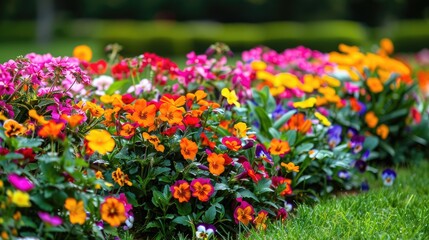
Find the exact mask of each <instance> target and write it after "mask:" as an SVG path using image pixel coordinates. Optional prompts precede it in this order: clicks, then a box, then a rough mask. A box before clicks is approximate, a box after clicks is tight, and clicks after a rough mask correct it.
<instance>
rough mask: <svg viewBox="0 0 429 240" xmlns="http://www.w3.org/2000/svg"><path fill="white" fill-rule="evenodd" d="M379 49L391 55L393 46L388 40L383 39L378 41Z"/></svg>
mask: <svg viewBox="0 0 429 240" xmlns="http://www.w3.org/2000/svg"><path fill="white" fill-rule="evenodd" d="M380 47H381V49H383V51H384V52H386V53H387V54H392V53H393V50H394V46H393V43H392V41H391V40H390V39H388V38H383V39H381V40H380Z"/></svg>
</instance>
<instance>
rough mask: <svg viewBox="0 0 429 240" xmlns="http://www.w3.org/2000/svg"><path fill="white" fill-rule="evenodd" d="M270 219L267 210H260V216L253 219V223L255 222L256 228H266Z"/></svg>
mask: <svg viewBox="0 0 429 240" xmlns="http://www.w3.org/2000/svg"><path fill="white" fill-rule="evenodd" d="M267 219H268V212H267V211H265V210H261V211H259V212H258V216H256V217H255V219H254V220H253V224H255V227H256V229H259V230H261V229H262V230H265V229H267V224H266V223H265V222H266V221H267Z"/></svg>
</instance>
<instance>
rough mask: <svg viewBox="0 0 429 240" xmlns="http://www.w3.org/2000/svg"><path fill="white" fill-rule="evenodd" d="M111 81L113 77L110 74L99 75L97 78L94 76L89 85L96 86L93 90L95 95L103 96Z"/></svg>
mask: <svg viewBox="0 0 429 240" xmlns="http://www.w3.org/2000/svg"><path fill="white" fill-rule="evenodd" d="M113 82H114V79H113V78H112V77H111V76H107V75H101V76H99V77H97V78H94V80H92V83H91V85H92V86H94V87H96V88H97V90H96V91H95V94H96V95H98V96H103V95H104V94H106V90H107V89H109V87H110V85H112V84H113Z"/></svg>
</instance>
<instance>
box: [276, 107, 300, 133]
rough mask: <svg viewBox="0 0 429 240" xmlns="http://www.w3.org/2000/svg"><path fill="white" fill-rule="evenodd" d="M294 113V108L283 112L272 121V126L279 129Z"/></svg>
mask: <svg viewBox="0 0 429 240" xmlns="http://www.w3.org/2000/svg"><path fill="white" fill-rule="evenodd" d="M295 113H296V110H290V111H289V112H287V113H285V114H284V115H283V116H281V117H280V118H279V119H277V120H276V121H275V122H274V124H273V128H275V129H277V130H279V129H280V128H281V127H282V126H283V125H284V124H285V123H286V122H287V121H288V120H289V119H290V118H291V117H292V116H293V115H294V114H295Z"/></svg>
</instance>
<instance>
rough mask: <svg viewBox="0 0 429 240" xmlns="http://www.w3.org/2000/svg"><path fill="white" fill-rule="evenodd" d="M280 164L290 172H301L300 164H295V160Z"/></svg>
mask: <svg viewBox="0 0 429 240" xmlns="http://www.w3.org/2000/svg"><path fill="white" fill-rule="evenodd" d="M280 165H281V166H282V167H285V168H286V171H288V172H299V166H295V163H293V162H290V163H287V164H286V163H284V162H282V163H281V164H280Z"/></svg>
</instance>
